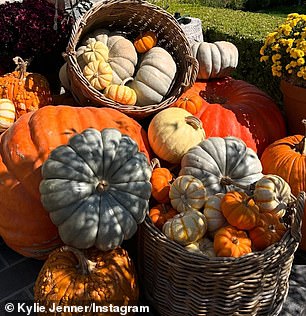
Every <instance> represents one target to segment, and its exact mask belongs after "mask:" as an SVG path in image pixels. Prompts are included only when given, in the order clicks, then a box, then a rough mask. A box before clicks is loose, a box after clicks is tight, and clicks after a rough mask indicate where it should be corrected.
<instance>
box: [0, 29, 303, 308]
mask: <svg viewBox="0 0 306 316" xmlns="http://www.w3.org/2000/svg"><path fill="white" fill-rule="evenodd" d="M156 40H157V39H156V34H154V33H152V32H150V30H148V33H145V34H140V37H138V38H135V39H134V42H131V41H129V40H128V39H126V38H125V37H124V36H123V35H122V34H112V33H110V32H109V31H107V30H104V29H103V30H101V29H97V30H96V31H95V32H93V33H92V34H88V36H87V37H86V38H84V41H83V42H82V43H81V45H80V47H79V48H78V50H77V55H78V62H79V66H80V68H81V69H82V72H83V74H84V76H85V78H87V79H86V80H88V82H89V83H90V84H91V85H92V86H93V87H94V88H96V89H97V90H99V91H103V93H104V94H105V95H106V96H107V97H108V98H110V99H113V100H115V101H117V102H119V103H120V102H122V103H123V104H126V105H132V104H136V105H140V106H141V105H146V104H156V103H159V102H161V100H162V99H163V98H164V97H165V95H166V94H167V92H168V90H169V89H170V88H171V85H172V81H173V80H174V77H175V75H176V72H177V67H176V65H175V62H174V61H173V59H172V57H171V55H170V54H169V53H167V52H166V51H165V50H164V49H162V48H160V47H157V46H155V45H156ZM192 52H193V54H194V56H195V57H196V58H197V59H198V61H199V64H200V71H199V74H198V79H197V81H196V83H195V84H194V85H193V86H192V87H191V88H190V89H189V90H187V91H186V92H184V93H183V94H182V95H181V97H180V98H178V100H177V101H176V102H174V103H173V104H172V105H171V106H170V107H169V108H167V109H165V110H162V111H160V112H159V113H157V114H156V115H154V117H152V118H150V121H149V122H147V123H148V124H144V125H141V123H142V122H141V123H140V121H136V120H135V119H133V118H131V117H129V116H127V115H125V114H123V113H122V112H120V111H118V110H115V109H110V108H107V107H105V108H94V107H86V106H83V107H81V106H78V107H76V106H72V105H70V104H68V105H62V104H61V105H56V106H55V105H53V103H54V101H53V100H54V99H53V98H52V96H51V92H50V89H49V85H48V82H46V80H45V78H43V77H42V76H41V75H39V74H32V73H30V72H27V70H26V67H27V61H24V60H22V59H21V58H16V65H17V68H16V70H15V71H13V72H12V73H10V74H6V75H3V76H1V77H0V127H1V131H2V132H3V133H2V134H1V135H0V196H4V197H5V199H1V200H0V235H1V237H2V238H3V240H4V241H5V242H6V243H7V245H8V246H9V247H11V248H12V249H14V250H15V251H17V252H19V253H20V254H22V255H25V256H27V257H33V258H38V259H44V260H46V259H47V258H48V259H47V260H46V262H45V264H44V267H43V269H42V270H41V273H40V275H39V276H38V279H37V281H36V285H35V300H36V301H37V302H41V303H42V304H48V302H52V301H58V302H62V303H63V304H65V303H68V302H71V301H76V300H77V301H80V302H83V301H86V300H88V299H89V300H93V301H95V302H97V303H101V302H106V303H114V304H115V302H119V301H120V302H123V305H128V304H132V303H133V302H135V301H137V299H138V294H139V290H138V285H137V282H136V273H135V269H134V266H133V263H132V261H131V259H130V258H129V255H128V253H127V252H126V251H125V250H123V249H122V248H121V246H122V243H123V241H124V240H126V239H130V238H131V237H132V236H133V235H135V232H136V231H137V228H138V225H139V224H140V223H142V222H143V220H144V218H145V216H147V215H148V216H150V217H151V219H152V221H153V223H154V224H155V225H156V226H157V229H161V230H162V232H163V233H164V234H165V236H167V237H168V238H169V239H172V240H174V241H176V242H178V243H180V244H181V245H183V246H184V247H185V248H186V251H194V252H201V253H204V254H206V255H209V256H233V257H238V256H242V255H244V254H247V253H250V252H251V251H259V250H263V249H265V248H266V247H267V246H269V245H270V244H272V243H274V242H277V241H279V240H280V238H281V237H282V236H283V234H284V233H285V231H286V230H287V229H288V226H287V225H286V220H284V215H285V216H286V208H287V207H289V206H290V205H291V204H292V203H293V200H294V197H293V195H295V196H297V194H298V192H299V191H302V190H305V189H306V183H305V180H304V177H303V176H302V173H304V170H300V168H301V167H300V166H301V164H300V163H299V161H301V160H303V159H304V151H305V136H302V135H298V136H288V137H285V136H286V129H285V121H284V119H283V117H282V114H281V112H280V111H279V109H278V107H277V105H276V104H275V103H274V102H273V100H272V99H271V98H270V97H268V96H267V95H266V94H265V93H263V92H262V91H260V90H259V89H258V88H256V87H255V86H253V85H251V84H249V83H247V82H244V81H241V80H235V79H233V78H231V77H229V75H230V74H231V72H232V71H233V70H234V69H235V67H236V66H237V62H238V51H237V48H236V47H235V46H234V45H233V44H231V43H227V42H216V43H205V42H203V43H195V44H194V45H193V46H192ZM118 54H119V55H118ZM122 59H124V60H123V61H122ZM138 59H140V60H141V61H140V63H139V62H138ZM121 62H122V63H123V64H124V67H123V69H122V67H121V66H120V65H121V64H120V63H121ZM136 65H137V67H136ZM65 67H67V65H64V66H63V67H62V69H61V71H60V79H61V82H62V84H63V86H64V88H65V89H67V90H69V89H70V82H69V78H68V77H67V76H66V77H65V74H67V72H66V70H65ZM132 77H133V78H132ZM130 78H132V79H130ZM128 80H131V81H128ZM152 81H153V82H152ZM145 126H148V128H146V127H145ZM292 148H294V150H292ZM153 158H155V159H153ZM156 158H158V161H160V162H157V160H156ZM151 161H152V164H151ZM161 165H163V167H161ZM170 169H171V170H172V169H173V170H174V171H173V172H171V171H170ZM173 174H175V176H173ZM263 237H264V238H263ZM303 238H306V231H305V232H304V237H303ZM63 244H65V245H63ZM48 256H49V257H48ZM93 275H94V277H93ZM72 276H73V277H72ZM89 276H90V278H91V277H93V279H91V280H92V281H91V282H89ZM118 283H119V284H120V285H118ZM88 293H89V294H88ZM84 295H85V296H84Z"/></svg>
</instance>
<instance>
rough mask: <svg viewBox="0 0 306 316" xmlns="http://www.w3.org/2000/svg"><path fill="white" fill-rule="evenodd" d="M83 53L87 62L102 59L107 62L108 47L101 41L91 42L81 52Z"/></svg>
mask: <svg viewBox="0 0 306 316" xmlns="http://www.w3.org/2000/svg"><path fill="white" fill-rule="evenodd" d="M78 50H80V48H79V49H78ZM81 55H82V57H83V59H84V61H85V63H86V64H88V63H90V62H91V61H100V60H103V61H105V62H107V61H108V47H107V46H106V45H105V44H104V43H102V42H100V41H96V42H90V43H88V44H87V45H86V46H85V47H84V50H83V53H81Z"/></svg>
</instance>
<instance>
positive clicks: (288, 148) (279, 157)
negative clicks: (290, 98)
mask: <svg viewBox="0 0 306 316" xmlns="http://www.w3.org/2000/svg"><path fill="white" fill-rule="evenodd" d="M302 123H303V124H304V125H305V127H306V120H303V122H302ZM305 130H306V128H305ZM261 163H262V166H263V172H264V173H265V174H275V175H278V176H280V177H281V178H282V179H284V180H285V181H286V182H287V183H288V184H289V186H290V188H291V192H292V194H293V195H295V196H297V195H298V194H299V192H300V191H306V177H305V172H306V132H305V135H290V136H287V137H283V138H280V139H278V140H276V141H275V142H273V143H272V144H271V145H269V146H268V147H267V148H266V149H265V151H264V152H263V154H262V156H261ZM301 231H302V240H301V243H300V248H301V249H303V250H306V208H305V210H304V216H303V221H302V230H301Z"/></svg>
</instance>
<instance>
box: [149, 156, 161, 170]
mask: <svg viewBox="0 0 306 316" xmlns="http://www.w3.org/2000/svg"><path fill="white" fill-rule="evenodd" d="M150 165H151V168H152V170H153V169H155V168H160V167H161V165H160V161H159V160H158V159H157V158H152V160H151V163H150Z"/></svg>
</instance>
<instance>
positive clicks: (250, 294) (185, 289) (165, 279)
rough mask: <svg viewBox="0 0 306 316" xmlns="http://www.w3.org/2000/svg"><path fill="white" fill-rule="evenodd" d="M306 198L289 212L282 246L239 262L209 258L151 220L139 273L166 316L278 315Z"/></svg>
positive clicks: (143, 233) (143, 232) (142, 239)
mask: <svg viewBox="0 0 306 316" xmlns="http://www.w3.org/2000/svg"><path fill="white" fill-rule="evenodd" d="M304 203H305V193H304V192H301V193H300V195H299V197H298V198H297V200H296V203H295V205H294V206H292V207H291V208H290V209H288V211H287V213H288V212H290V214H289V219H290V222H291V225H290V228H289V229H288V230H287V232H286V233H285V235H284V236H283V238H282V239H281V241H280V242H278V243H275V244H274V245H271V246H270V247H268V248H266V249H265V250H264V251H260V252H253V253H250V254H248V255H245V256H243V257H240V258H221V257H217V258H209V257H207V256H205V255H199V254H193V253H190V252H187V251H186V250H185V249H184V248H183V247H182V246H180V245H179V244H177V243H175V242H173V241H171V240H169V239H167V237H166V236H165V235H164V234H162V233H161V232H160V231H159V230H158V229H157V228H156V227H155V226H154V225H153V223H152V222H151V220H150V218H149V217H148V216H147V218H146V219H145V221H144V223H143V224H142V225H141V227H140V232H139V249H138V251H139V262H138V265H139V274H140V279H141V284H142V286H143V288H144V293H145V297H146V299H147V300H148V302H149V303H150V304H151V305H152V306H153V307H154V308H155V309H156V310H157V311H158V312H159V313H160V315H161V316H196V315H209V316H222V315H224V316H230V315H248V316H251V315H267V316H268V315H269V316H275V315H278V314H279V313H280V311H281V309H282V306H283V303H284V301H285V299H286V297H287V294H288V289H289V276H290V272H291V267H292V261H293V257H294V253H295V251H296V249H297V247H298V245H299V242H300V240H301V222H302V216H303V212H304Z"/></svg>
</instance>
